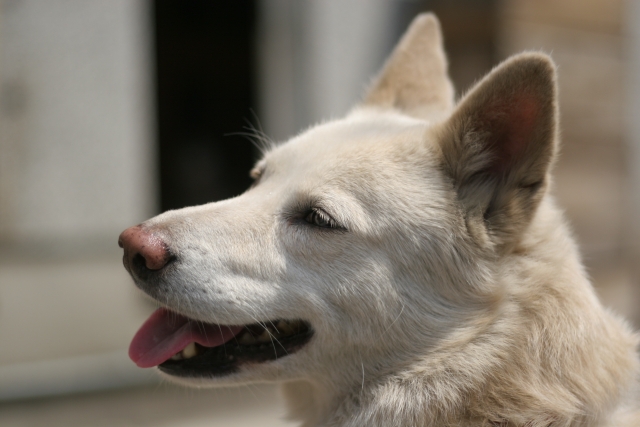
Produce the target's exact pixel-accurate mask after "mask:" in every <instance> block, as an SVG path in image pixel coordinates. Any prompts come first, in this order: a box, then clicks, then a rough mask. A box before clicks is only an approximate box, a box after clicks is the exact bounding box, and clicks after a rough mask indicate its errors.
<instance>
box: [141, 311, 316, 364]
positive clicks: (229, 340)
mask: <svg viewBox="0 0 640 427" xmlns="http://www.w3.org/2000/svg"><path fill="white" fill-rule="evenodd" d="M312 335H313V330H312V329H311V326H310V325H309V324H308V323H307V322H304V321H302V320H275V321H267V322H261V323H254V324H250V325H239V326H238V325H236V326H229V325H216V324H211V323H203V322H200V321H197V320H193V319H189V318H187V317H185V316H182V315H180V314H177V313H175V312H172V311H170V310H168V309H166V308H160V309H158V310H156V311H155V312H154V313H153V314H152V315H151V317H150V318H149V319H148V320H147V321H146V322H145V323H144V325H142V327H141V328H140V330H139V331H138V332H137V333H136V335H135V336H134V338H133V340H132V342H131V345H130V347H129V357H131V359H132V360H133V361H134V362H135V363H136V364H137V365H138V366H140V367H142V368H149V367H152V366H158V368H159V369H160V370H162V371H163V372H166V373H168V374H171V375H176V376H181V377H216V376H223V375H228V374H231V373H234V372H236V371H238V369H239V368H240V366H242V365H246V364H257V363H265V362H269V361H272V360H277V359H280V358H282V357H285V356H287V355H289V354H291V353H294V352H296V351H298V350H299V349H300V348H302V347H303V346H304V345H305V344H306V343H307V342H309V340H310V339H311V337H312Z"/></svg>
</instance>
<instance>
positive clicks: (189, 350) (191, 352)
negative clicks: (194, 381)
mask: <svg viewBox="0 0 640 427" xmlns="http://www.w3.org/2000/svg"><path fill="white" fill-rule="evenodd" d="M197 354H198V349H197V348H196V343H194V342H192V343H191V344H189V345H188V346H186V347H185V348H184V350H182V357H184V358H185V359H190V358H192V357H193V356H196V355H197Z"/></svg>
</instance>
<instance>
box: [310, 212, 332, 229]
mask: <svg viewBox="0 0 640 427" xmlns="http://www.w3.org/2000/svg"><path fill="white" fill-rule="evenodd" d="M304 220H305V221H306V222H308V223H309V224H312V225H315V226H316V227H322V228H336V227H337V225H336V222H335V221H334V220H333V218H331V217H330V216H329V215H328V214H327V213H326V212H324V211H323V210H321V209H317V208H314V209H311V210H310V211H309V212H308V213H307V215H306V216H305V217H304Z"/></svg>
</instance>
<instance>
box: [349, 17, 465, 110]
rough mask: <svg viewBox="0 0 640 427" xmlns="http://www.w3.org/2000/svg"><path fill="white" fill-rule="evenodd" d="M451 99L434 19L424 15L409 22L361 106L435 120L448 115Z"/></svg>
mask: <svg viewBox="0 0 640 427" xmlns="http://www.w3.org/2000/svg"><path fill="white" fill-rule="evenodd" d="M453 96H454V91H453V85H452V84H451V81H450V80H449V77H448V75H447V60H446V57H445V54H444V49H443V46H442V35H441V31H440V24H439V23H438V20H437V18H436V17H435V15H433V14H431V13H424V14H421V15H419V16H417V17H416V18H415V19H414V20H413V22H412V23H411V25H410V26H409V29H408V30H407V32H406V33H405V34H404V36H403V37H402V39H401V40H400V42H399V43H398V45H397V46H396V48H395V49H394V51H393V52H392V54H391V56H390V57H389V59H388V60H387V62H386V64H385V65H384V67H383V68H382V71H381V73H380V75H379V76H378V77H377V78H376V79H375V80H374V82H373V85H372V86H371V88H370V89H369V91H368V93H367V95H366V96H365V98H364V101H363V102H362V104H361V106H363V107H377V108H382V109H396V110H399V111H401V112H403V113H404V114H407V115H410V116H414V117H417V118H428V117H438V116H444V113H447V112H448V111H450V109H451V108H452V106H453Z"/></svg>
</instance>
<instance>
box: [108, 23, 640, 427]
mask: <svg viewBox="0 0 640 427" xmlns="http://www.w3.org/2000/svg"><path fill="white" fill-rule="evenodd" d="M453 93H454V92H453V87H452V84H451V82H450V80H449V77H448V76H447V62H446V58H445V55H444V50H443V46H442V37H441V34H440V29H439V24H438V21H437V19H436V18H435V17H434V16H433V15H431V14H423V15H420V16H418V17H417V18H415V20H414V21H413V23H412V24H411V26H410V27H409V29H408V31H407V32H406V34H405V35H404V36H403V38H402V39H401V40H400V42H399V44H398V45H397V47H396V48H395V50H394V51H393V52H392V54H391V56H390V58H389V59H388V61H387V62H386V64H385V65H384V67H383V69H382V71H381V73H380V74H379V76H378V77H377V78H376V79H375V80H374V82H373V84H372V85H371V87H370V88H369V90H368V92H367V93H366V95H365V96H364V98H363V100H362V102H361V103H360V104H359V105H357V106H356V107H355V108H354V109H353V110H352V111H351V112H350V113H349V114H348V115H347V116H346V117H345V118H343V119H340V120H335V121H330V122H326V123H322V124H319V125H317V126H315V127H312V128H310V129H308V130H306V131H304V132H303V133H301V134H300V135H298V136H296V137H294V138H293V139H291V140H289V141H287V142H286V143H283V144H280V145H277V146H274V147H270V148H269V149H268V150H267V151H266V153H265V154H264V157H263V158H262V159H261V160H260V161H259V162H258V163H257V165H256V166H255V168H254V169H253V170H252V171H251V175H252V177H253V178H254V184H253V186H252V187H251V188H249V189H248V190H247V191H246V192H245V193H244V194H242V195H240V196H238V197H235V198H232V199H229V200H225V201H220V202H215V203H210V204H205V205H202V206H196V207H189V208H184V209H179V210H174V211H169V212H165V213H163V214H161V215H159V216H156V217H154V218H152V219H150V220H148V221H146V222H144V223H142V224H140V225H138V226H135V227H131V228H129V229H127V230H125V231H124V232H123V233H122V234H121V236H120V239H119V243H120V246H121V247H123V248H124V257H123V259H124V265H125V267H126V269H127V270H128V271H129V273H130V274H131V276H132V277H133V279H134V281H135V284H136V285H137V286H138V287H139V288H140V289H142V290H143V291H144V292H145V293H146V294H148V295H149V296H151V298H153V299H154V300H155V301H157V302H158V303H159V304H160V305H161V306H162V308H160V309H158V310H157V311H156V312H155V313H154V314H153V315H152V316H151V317H150V318H149V320H147V322H146V323H145V324H144V325H143V326H142V327H141V329H140V330H139V332H138V333H137V334H136V336H135V337H134V339H133V341H132V343H131V347H130V352H129V354H130V356H131V358H132V359H133V360H134V361H135V362H136V364H137V365H138V366H141V367H152V366H157V367H158V369H159V370H160V371H161V372H162V373H163V374H164V375H165V376H167V377H169V378H173V379H175V380H177V381H179V382H182V383H186V384H190V385H194V386H223V385H233V384H246V383H255V382H275V381H277V382H280V383H282V384H283V392H284V395H285V398H286V401H287V403H288V406H289V411H290V414H291V417H292V418H293V419H298V420H300V421H301V422H302V423H303V424H302V425H303V426H307V427H311V426H351V427H355V426H438V427H442V426H456V427H463V426H469V427H470V426H502V427H507V426H508V427H512V426H523V427H524V426H526V427H542V426H565V427H566V426H611V427H613V426H616V427H620V426H627V427H629V426H640V411H639V408H638V398H639V397H640V394H639V387H638V378H639V372H640V363H639V360H638V354H637V344H638V336H636V335H634V333H633V332H632V331H631V330H630V328H629V327H628V326H627V325H626V324H625V322H624V321H623V320H621V319H619V318H618V317H616V316H615V315H613V314H611V313H610V312H608V311H607V310H605V309H604V308H603V307H602V306H601V304H600V302H599V301H598V299H597V297H596V295H595V293H594V290H593V289H592V287H591V284H590V282H589V279H588V278H587V275H586V274H585V271H584V268H583V266H582V264H581V260H580V256H579V253H578V250H577V248H576V244H575V243H574V241H573V239H572V237H571V234H570V232H569V231H568V227H567V225H566V223H565V220H564V219H563V215H562V213H561V211H560V210H559V209H558V208H557V207H556V205H555V203H554V200H553V198H552V196H551V195H550V194H549V189H550V187H551V176H550V168H551V166H552V164H553V162H554V159H555V157H556V152H557V150H558V148H557V147H558V105H557V93H556V70H555V66H554V64H553V62H552V60H551V59H550V58H549V57H548V56H546V55H545V54H542V53H537V52H528V53H522V54H519V55H516V56H513V57H511V58H509V59H507V60H506V61H504V62H503V63H501V64H500V65H498V66H497V67H496V68H494V69H493V70H492V71H491V72H490V73H489V74H488V75H487V76H485V77H484V78H483V79H482V80H480V81H479V82H478V83H477V84H476V85H475V86H474V87H473V88H472V89H471V90H470V91H469V92H468V93H467V94H466V95H465V96H463V97H462V99H461V100H460V101H459V102H457V103H454V99H453V98H454V95H453Z"/></svg>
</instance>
